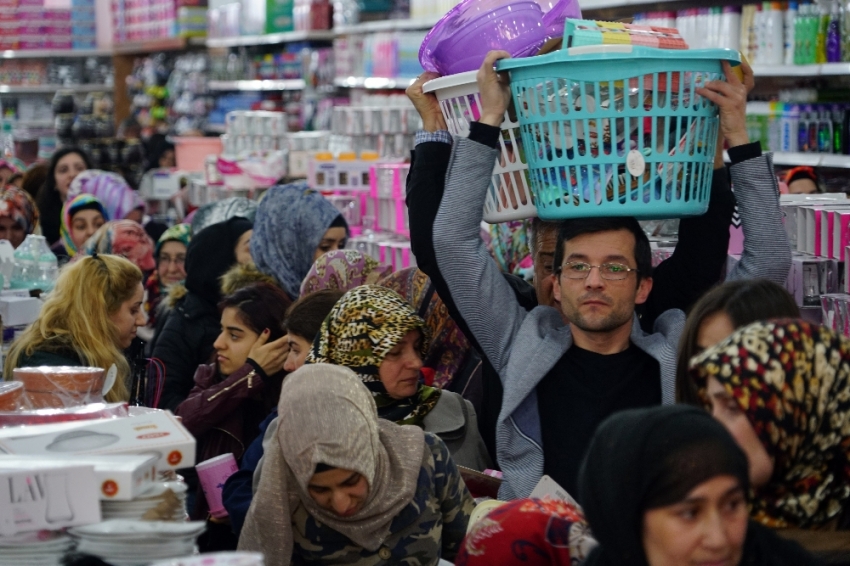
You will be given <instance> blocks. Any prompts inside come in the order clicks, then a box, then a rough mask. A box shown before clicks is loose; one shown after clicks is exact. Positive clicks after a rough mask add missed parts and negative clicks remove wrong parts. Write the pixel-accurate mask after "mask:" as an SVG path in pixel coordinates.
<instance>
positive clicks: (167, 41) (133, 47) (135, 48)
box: [113, 37, 206, 55]
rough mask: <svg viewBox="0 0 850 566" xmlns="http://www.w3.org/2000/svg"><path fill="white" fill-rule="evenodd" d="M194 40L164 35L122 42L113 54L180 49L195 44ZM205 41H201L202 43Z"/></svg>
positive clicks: (136, 53)
mask: <svg viewBox="0 0 850 566" xmlns="http://www.w3.org/2000/svg"><path fill="white" fill-rule="evenodd" d="M195 43H196V41H195V39H194V38H193V39H192V40H191V41H190V40H188V39H186V38H185V37H165V38H162V39H152V40H150V41H135V42H127V43H122V44H121V45H116V46H115V47H114V48H113V54H114V55H144V54H146V53H156V52H158V51H182V50H184V49H186V47H188V46H189V45H195ZM205 43H206V42H204V43H201V45H204V44H205Z"/></svg>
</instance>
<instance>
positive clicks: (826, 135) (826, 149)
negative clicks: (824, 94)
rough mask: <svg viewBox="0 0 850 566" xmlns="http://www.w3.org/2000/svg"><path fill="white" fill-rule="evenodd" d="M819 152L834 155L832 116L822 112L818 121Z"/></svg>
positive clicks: (824, 111) (825, 111)
mask: <svg viewBox="0 0 850 566" xmlns="http://www.w3.org/2000/svg"><path fill="white" fill-rule="evenodd" d="M818 152H820V153H832V116H831V115H830V112H829V111H828V110H822V111H821V112H820V117H819V119H818Z"/></svg>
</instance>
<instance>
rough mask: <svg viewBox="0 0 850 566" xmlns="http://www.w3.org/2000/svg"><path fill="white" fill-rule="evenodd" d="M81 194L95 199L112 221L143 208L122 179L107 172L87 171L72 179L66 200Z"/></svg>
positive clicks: (133, 192) (136, 194) (134, 192)
mask: <svg viewBox="0 0 850 566" xmlns="http://www.w3.org/2000/svg"><path fill="white" fill-rule="evenodd" d="M83 193H85V194H89V195H92V196H95V197H97V199H98V200H99V201H100V202H101V203H102V204H103V207H104V208H105V209H106V211H107V213H108V214H109V218H111V219H113V220H121V219H123V218H126V217H127V215H128V214H130V213H131V212H133V211H134V210H137V209H144V208H145V201H143V200H142V197H140V196H139V195H138V193H136V191H134V190H133V189H132V188H131V187H130V185H128V184H127V181H125V180H124V177H122V176H121V175H118V174H116V173H110V172H108V171H101V170H99V169H89V170H88V171H83V172H82V173H80V174H79V175H77V176H76V177H74V180H73V181H71V187H70V189H68V199H69V200H70V199H72V198H74V197H75V196H77V195H80V194H83Z"/></svg>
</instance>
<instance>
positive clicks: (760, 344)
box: [691, 321, 850, 528]
mask: <svg viewBox="0 0 850 566" xmlns="http://www.w3.org/2000/svg"><path fill="white" fill-rule="evenodd" d="M691 376H692V378H693V379H694V380H695V383H696V385H697V388H698V391H699V393H700V396H701V397H702V398H703V401H704V403H706V405H708V398H707V394H706V388H707V382H708V378H710V377H713V378H715V379H717V380H718V381H719V382H720V383H721V384H723V386H724V388H725V389H726V391H727V392H728V393H729V394H730V395H731V396H732V397H733V398H734V399H736V400H737V401H738V404H739V405H740V407H741V409H742V410H743V411H744V413H745V414H746V415H747V418H748V420H749V421H750V423H751V424H752V425H753V428H754V429H755V431H756V434H757V435H758V437H759V439H760V440H761V442H762V444H763V445H764V447H765V449H766V450H767V452H768V454H769V455H770V456H772V457H773V458H774V460H775V464H774V471H773V476H772V477H771V479H770V481H769V482H768V484H767V485H765V486H762V487H759V488H757V489H755V493H754V495H755V497H754V498H753V502H752V517H753V519H754V520H756V521H758V522H760V523H762V524H764V525H767V526H769V527H773V528H784V527H799V528H810V527H817V526H822V525H824V524H826V523H828V522H830V521H832V520H833V519H835V518H836V517H838V516H839V515H840V514H841V512H842V511H843V509H844V506H845V505H846V504H847V501H848V498H850V459H849V457H848V454H850V340H848V339H847V338H845V337H843V336H840V335H838V334H836V333H834V332H832V331H831V330H828V329H826V328H823V327H819V326H814V325H811V324H809V323H807V322H803V321H774V322H770V323H755V324H751V325H749V326H747V327H744V328H743V329H740V330H738V331H737V332H735V333H734V334H733V335H732V336H730V337H729V338H727V339H726V340H724V341H723V342H721V343H720V344H718V345H717V346H714V347H713V348H711V349H709V350H708V351H706V352H704V353H703V354H701V355H699V356H697V357H695V358H694V359H693V360H692V361H691Z"/></svg>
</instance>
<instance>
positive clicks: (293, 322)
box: [222, 289, 343, 535]
mask: <svg viewBox="0 0 850 566" xmlns="http://www.w3.org/2000/svg"><path fill="white" fill-rule="evenodd" d="M342 295H343V292H342V291H333V290H330V289H326V290H324V291H316V292H315V293H312V294H310V295H307V296H306V297H302V298H300V299H298V300H297V301H296V302H294V303H293V304H292V306H290V307H289V308H288V309H287V310H286V320H285V322H284V324H283V327H284V328H283V331H284V332H286V340H287V342H288V345H289V354H288V355H287V358H286V363H285V364H284V366H283V369H284V370H285V371H287V372H289V373H292V372H294V371H296V370H298V369H300V368H301V366H303V365H304V358H306V357H307V354H308V353H309V351H310V347H311V345H312V344H313V340H314V339H315V338H316V335H317V334H318V333H319V330H320V328H321V326H322V322H323V321H324V320H325V318H326V317H327V316H328V314H329V313H330V312H331V309H332V308H333V306H334V305H335V304H336V302H337V301H338V300H339V299H340V298H341V297H342ZM276 419H277V407H274V408H273V409H272V411H271V414H269V416H268V417H267V418H266V420H265V421H263V422H262V423H260V426H259V435H258V436H257V437H256V438H255V439H254V441H253V442H252V443H251V445H250V446H249V447H248V449H247V450H245V454H244V455H243V457H242V465H241V466H240V468H239V471H238V472H236V473H235V474H233V475H232V476H230V477H229V478H228V479H227V481H226V482H225V484H224V489H222V502H223V503H224V507H225V509H227V512H228V514H229V515H230V524H231V527H232V529H233V532H234V533H235V534H236V535H238V534H239V532H240V531H241V530H242V523H244V521H245V514H246V513H248V507H250V505H251V500H252V499H253V481H254V470H256V469H257V465H258V464H259V462H260V459H261V458H262V456H263V438H264V436H265V434H266V431H267V430H269V429H271V432H269V434H270V435H274V434H275V433H276V430H277V420H276Z"/></svg>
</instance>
